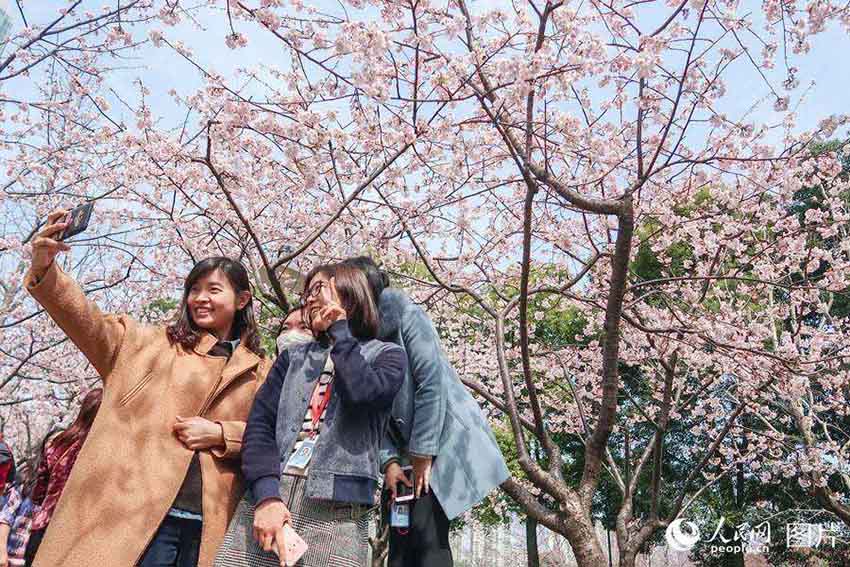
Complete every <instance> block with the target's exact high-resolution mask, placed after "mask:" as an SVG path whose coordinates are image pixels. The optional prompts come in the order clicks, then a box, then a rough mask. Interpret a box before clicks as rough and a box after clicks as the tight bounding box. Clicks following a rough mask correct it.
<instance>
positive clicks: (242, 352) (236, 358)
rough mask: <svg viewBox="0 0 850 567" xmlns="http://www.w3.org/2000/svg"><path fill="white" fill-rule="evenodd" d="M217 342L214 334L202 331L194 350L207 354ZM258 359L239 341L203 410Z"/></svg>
mask: <svg viewBox="0 0 850 567" xmlns="http://www.w3.org/2000/svg"><path fill="white" fill-rule="evenodd" d="M217 342H218V339H217V338H216V337H215V336H214V335H212V334H210V333H204V334H203V335H202V336H201V340H200V341H198V344H197V345H196V346H195V352H196V353H198V354H202V355H207V354H209V352H210V350H211V349H212V348H213V347H214V346H215V344H216V343H217ZM260 360H261V358H260V356H259V355H257V354H256V353H254V352H252V351H251V350H249V349H248V348H247V347H246V346H245V341H244V340H242V341H240V343H239V346H238V347H236V350H234V351H233V354H232V355H231V356H230V358H229V359H228V361H227V364H226V365H225V367H224V371H223V372H222V373H221V380H219V382H218V384H217V385H216V387H215V389H214V390H213V391H212V392H211V393H210V395H209V397H208V398H207V401H206V402H205V403H204V408H203V410H206V408H207V407H209V405H210V404H212V402H213V400H215V398H216V397H217V396H218V395H219V394H221V392H223V391H224V390H225V388H227V386H229V385H230V383H231V382H233V381H234V380H236V379H237V378H238V377H240V376H241V375H242V374H244V373H245V372H248V371H249V370H251V369H253V368H255V367H256V366H258V365H259V364H260ZM203 410H202V412H203ZM202 412H201V413H202Z"/></svg>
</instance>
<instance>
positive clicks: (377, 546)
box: [369, 521, 390, 567]
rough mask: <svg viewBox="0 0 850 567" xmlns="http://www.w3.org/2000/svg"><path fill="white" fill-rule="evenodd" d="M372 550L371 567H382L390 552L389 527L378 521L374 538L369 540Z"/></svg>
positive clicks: (387, 524)
mask: <svg viewBox="0 0 850 567" xmlns="http://www.w3.org/2000/svg"><path fill="white" fill-rule="evenodd" d="M369 546H370V547H371V548H372V567H384V565H385V564H386V562H387V555H389V552H390V525H389V523H386V524H385V523H384V522H381V521H379V522H378V527H377V530H376V533H375V536H374V537H370V538H369Z"/></svg>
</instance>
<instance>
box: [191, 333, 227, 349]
mask: <svg viewBox="0 0 850 567" xmlns="http://www.w3.org/2000/svg"><path fill="white" fill-rule="evenodd" d="M217 342H218V339H217V338H216V337H215V335H213V334H211V333H204V334H203V335H201V340H199V341H198V344H196V345H195V349H194V350H195V352H196V353H198V354H209V352H210V350H212V347H214V346H215V344H216V343H217ZM234 354H235V353H234Z"/></svg>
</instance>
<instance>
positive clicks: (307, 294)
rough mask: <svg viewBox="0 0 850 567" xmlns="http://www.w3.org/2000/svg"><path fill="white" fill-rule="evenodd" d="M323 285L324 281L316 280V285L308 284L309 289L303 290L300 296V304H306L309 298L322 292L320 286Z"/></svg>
mask: <svg viewBox="0 0 850 567" xmlns="http://www.w3.org/2000/svg"><path fill="white" fill-rule="evenodd" d="M323 287H325V282H321V281H320V282H316V285H313V286H310V289H308V290H307V291H305V292H304V294H303V295H302V296H301V305H307V302H308V301H309V300H311V299H314V298H316V297H319V294H320V293H321V292H322V288H323Z"/></svg>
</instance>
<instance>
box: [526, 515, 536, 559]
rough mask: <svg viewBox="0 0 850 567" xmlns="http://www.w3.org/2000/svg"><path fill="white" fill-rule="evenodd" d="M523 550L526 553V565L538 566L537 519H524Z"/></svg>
mask: <svg viewBox="0 0 850 567" xmlns="http://www.w3.org/2000/svg"><path fill="white" fill-rule="evenodd" d="M525 551H526V555H528V567H540V550H539V549H538V548H537V520H535V519H534V518H531V517H529V518H526V520H525Z"/></svg>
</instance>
